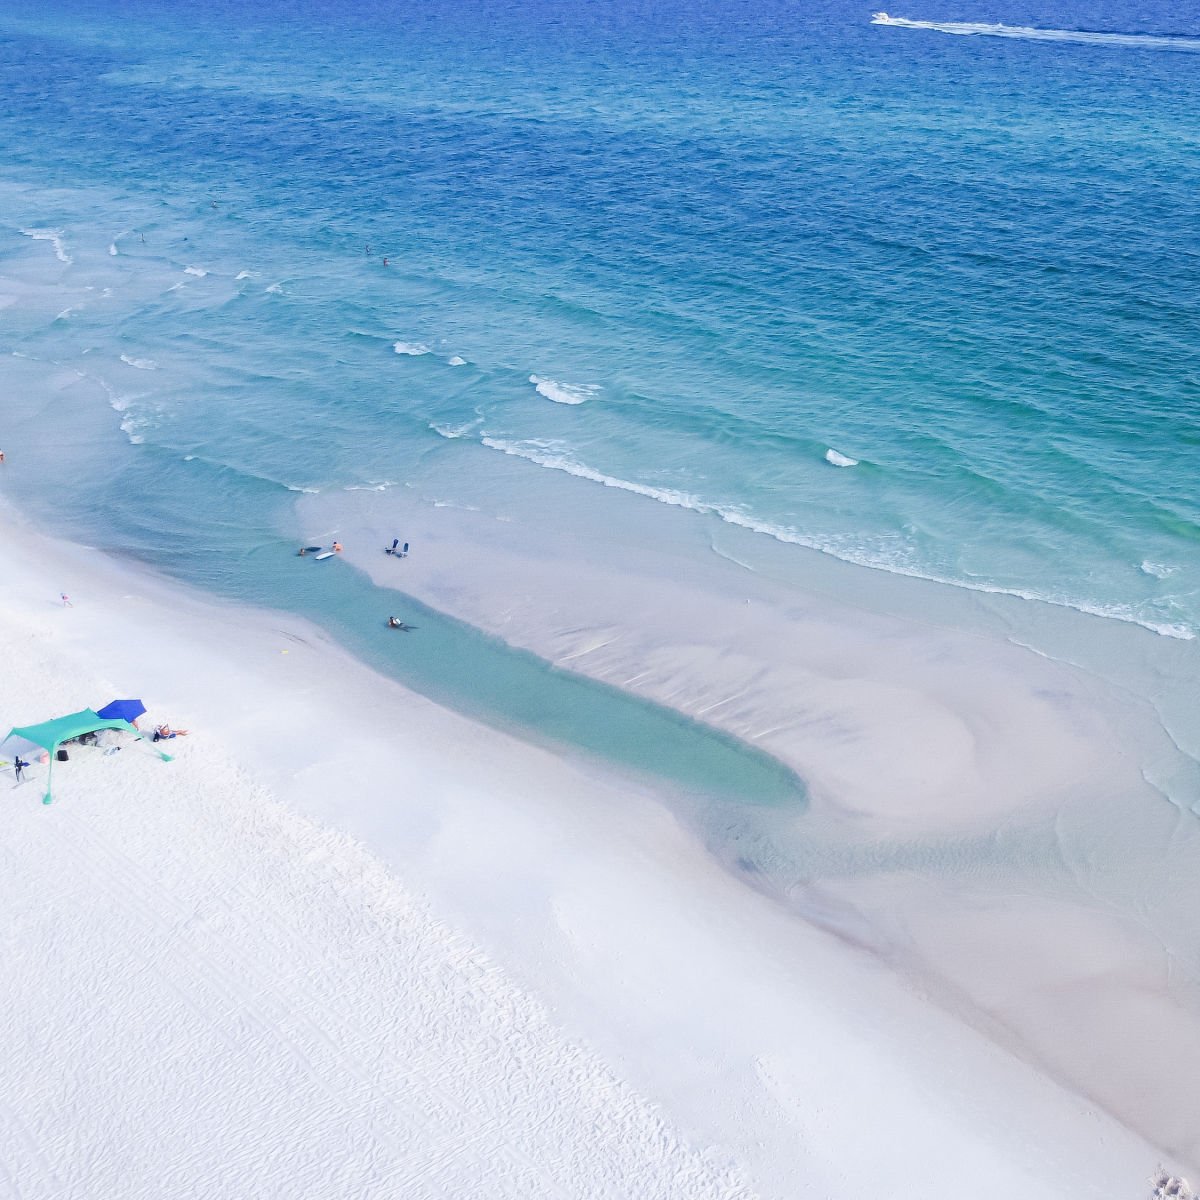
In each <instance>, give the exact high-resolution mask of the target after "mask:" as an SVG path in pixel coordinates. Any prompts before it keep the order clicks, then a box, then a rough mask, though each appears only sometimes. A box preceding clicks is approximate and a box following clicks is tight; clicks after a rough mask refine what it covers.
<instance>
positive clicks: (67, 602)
mask: <svg viewBox="0 0 1200 1200" xmlns="http://www.w3.org/2000/svg"><path fill="white" fill-rule="evenodd" d="M62 602H63V608H74V607H75V605H73V604H72V603H71V597H70V596H68V595H67V593H66V592H63V593H62Z"/></svg>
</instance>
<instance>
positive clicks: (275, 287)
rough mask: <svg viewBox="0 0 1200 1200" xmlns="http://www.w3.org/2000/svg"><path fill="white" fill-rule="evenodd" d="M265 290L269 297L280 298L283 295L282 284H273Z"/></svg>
mask: <svg viewBox="0 0 1200 1200" xmlns="http://www.w3.org/2000/svg"><path fill="white" fill-rule="evenodd" d="M265 290H266V291H267V293H268V294H269V295H272V296H282V295H283V284H281V283H273V284H271V286H270V287H269V288H266V289H265Z"/></svg>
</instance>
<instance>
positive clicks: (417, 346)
mask: <svg viewBox="0 0 1200 1200" xmlns="http://www.w3.org/2000/svg"><path fill="white" fill-rule="evenodd" d="M392 349H393V350H395V352H396V353H397V354H411V355H412V356H413V357H414V358H418V357H420V355H422V354H428V353H429V347H428V346H426V345H425V344H424V342H393V343H392Z"/></svg>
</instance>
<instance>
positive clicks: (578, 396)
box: [529, 375, 599, 404]
mask: <svg viewBox="0 0 1200 1200" xmlns="http://www.w3.org/2000/svg"><path fill="white" fill-rule="evenodd" d="M529 382H530V383H532V384H533V386H534V390H535V391H536V392H537V394H538V395H539V396H545V397H546V399H547V400H553V401H554V403H555V404H583V403H584V401H586V400H590V399H591V398H592V397H593V396H594V395H595V394H596V392H597V391H598V390H599V389H598V388H596V387H595V386H590V387H589V386H586V385H585V386H576V385H575V384H570V383H558V382H556V381H555V380H553V379H543V378H542V377H541V376H540V375H530V377H529Z"/></svg>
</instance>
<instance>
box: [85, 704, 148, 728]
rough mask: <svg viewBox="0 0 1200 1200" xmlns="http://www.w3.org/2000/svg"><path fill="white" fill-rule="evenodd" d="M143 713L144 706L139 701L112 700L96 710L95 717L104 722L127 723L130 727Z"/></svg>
mask: <svg viewBox="0 0 1200 1200" xmlns="http://www.w3.org/2000/svg"><path fill="white" fill-rule="evenodd" d="M145 711H146V706H145V705H144V704H143V703H142V702H141V701H140V700H112V701H110V702H109V703H108V704H106V705H105V706H104V707H103V708H98V709H96V716H98V717H103V718H104V719H105V720H106V721H128V722H129V723H130V724H131V725H132V724H133V722H134V721H136V720H137V719H138V717H140V716H141V715H142V713H144V712H145Z"/></svg>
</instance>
